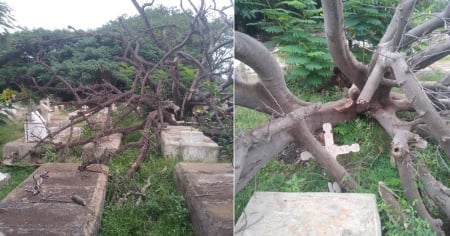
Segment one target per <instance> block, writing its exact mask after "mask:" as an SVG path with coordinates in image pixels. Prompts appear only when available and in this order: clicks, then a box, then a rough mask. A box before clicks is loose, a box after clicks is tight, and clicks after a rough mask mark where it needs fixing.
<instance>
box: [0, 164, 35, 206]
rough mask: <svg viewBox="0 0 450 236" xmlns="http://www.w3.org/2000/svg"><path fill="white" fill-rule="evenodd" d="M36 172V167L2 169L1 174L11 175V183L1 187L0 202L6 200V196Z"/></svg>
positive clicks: (0, 169)
mask: <svg viewBox="0 0 450 236" xmlns="http://www.w3.org/2000/svg"><path fill="white" fill-rule="evenodd" d="M34 170H35V168H34V167H1V168H0V172H2V173H9V174H10V175H11V181H10V182H9V183H7V184H5V185H2V186H1V187H0V200H1V199H3V198H5V197H6V195H8V194H9V193H10V192H11V191H12V190H13V189H15V188H16V187H17V186H18V185H19V184H20V183H22V182H23V181H24V180H25V179H26V178H27V177H28V176H30V175H31V173H33V171H34Z"/></svg>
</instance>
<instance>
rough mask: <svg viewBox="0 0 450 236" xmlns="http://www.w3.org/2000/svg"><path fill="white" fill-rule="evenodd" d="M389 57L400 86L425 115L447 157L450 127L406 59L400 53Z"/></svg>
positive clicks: (418, 111)
mask: <svg viewBox="0 0 450 236" xmlns="http://www.w3.org/2000/svg"><path fill="white" fill-rule="evenodd" d="M389 58H392V59H393V61H392V64H391V68H392V70H393V73H394V76H395V78H396V80H397V82H398V84H399V85H400V88H401V89H402V90H403V91H404V92H405V95H406V96H407V98H408V99H409V101H411V104H412V106H413V108H414V110H416V112H417V113H418V114H419V116H421V117H423V120H424V121H425V123H426V124H427V125H428V126H429V128H430V130H431V131H432V134H433V137H434V138H435V139H436V141H437V142H438V143H439V146H440V147H441V148H442V149H443V150H444V151H445V153H446V154H447V157H450V127H448V125H447V123H446V122H445V120H443V119H442V117H441V116H440V115H439V113H438V112H437V111H436V109H434V107H433V104H432V103H431V101H430V99H429V98H428V96H427V95H426V94H425V92H424V91H423V88H422V87H421V86H420V84H419V82H418V81H417V79H416V78H415V76H414V74H413V73H412V71H410V70H409V66H408V65H407V64H406V61H405V59H404V58H403V57H402V56H400V55H398V54H390V55H389Z"/></svg>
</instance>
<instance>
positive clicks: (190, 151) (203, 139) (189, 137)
mask: <svg viewBox="0 0 450 236" xmlns="http://www.w3.org/2000/svg"><path fill="white" fill-rule="evenodd" d="M161 143H162V150H163V155H164V156H166V157H171V158H181V159H182V160H183V161H196V162H217V160H218V157H219V145H217V143H215V142H214V141H212V140H211V139H210V138H208V137H207V136H205V135H204V134H203V133H202V132H200V131H199V130H198V129H196V128H193V127H190V126H167V128H165V129H164V130H163V131H162V132H161Z"/></svg>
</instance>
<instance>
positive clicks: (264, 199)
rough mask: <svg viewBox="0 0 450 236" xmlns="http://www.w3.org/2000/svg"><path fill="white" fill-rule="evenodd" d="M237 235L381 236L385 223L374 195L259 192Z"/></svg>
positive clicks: (253, 197)
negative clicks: (382, 225) (382, 223)
mask: <svg viewBox="0 0 450 236" xmlns="http://www.w3.org/2000/svg"><path fill="white" fill-rule="evenodd" d="M235 235H236V236H252V235H255V236H260V235H283V236H293V235H302V236H303V235H307V236H309V235H311V236H313V235H314V236H316V235H317V236H319V235H320V236H328V235H329V236H334V235H348V236H350V235H354V236H356V235H357V236H381V224H380V217H379V215H378V210H377V204H376V199H375V195H373V194H358V193H281V192H256V193H255V194H254V195H253V196H252V197H251V199H250V201H249V202H248V204H247V206H246V208H245V210H244V212H243V213H242V215H241V217H240V218H239V220H238V222H237V224H236V227H235Z"/></svg>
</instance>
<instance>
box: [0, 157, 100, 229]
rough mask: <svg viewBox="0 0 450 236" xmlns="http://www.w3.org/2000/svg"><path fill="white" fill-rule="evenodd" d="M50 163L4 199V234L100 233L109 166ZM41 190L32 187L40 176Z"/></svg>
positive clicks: (0, 220) (0, 209) (0, 221)
mask: <svg viewBox="0 0 450 236" xmlns="http://www.w3.org/2000/svg"><path fill="white" fill-rule="evenodd" d="M77 168H78V164H74V163H46V164H43V165H42V166H40V167H39V168H38V169H37V170H36V171H35V172H34V173H33V174H32V175H31V176H29V177H28V178H27V179H26V180H24V181H23V182H22V183H21V184H20V185H19V186H18V187H17V188H16V189H14V190H13V191H12V192H11V193H10V194H9V195H8V196H6V197H5V198H4V199H3V200H2V201H1V202H0V235H2V236H3V235H5V236H6V235H96V234H97V232H98V229H99V228H100V222H101V216H102V211H103V204H104V200H105V193H106V182H107V173H108V168H107V167H106V166H103V165H91V166H89V169H90V170H95V171H98V172H92V171H83V172H79V171H78V169H77ZM47 171H48V174H47V176H48V177H47V178H43V179H42V184H41V185H40V186H41V189H40V193H39V194H36V195H33V193H31V192H30V191H29V190H31V189H32V188H33V187H34V186H35V185H36V182H35V180H34V179H33V176H34V177H35V179H36V180H38V179H40V175H42V174H44V173H46V172H47Z"/></svg>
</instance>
